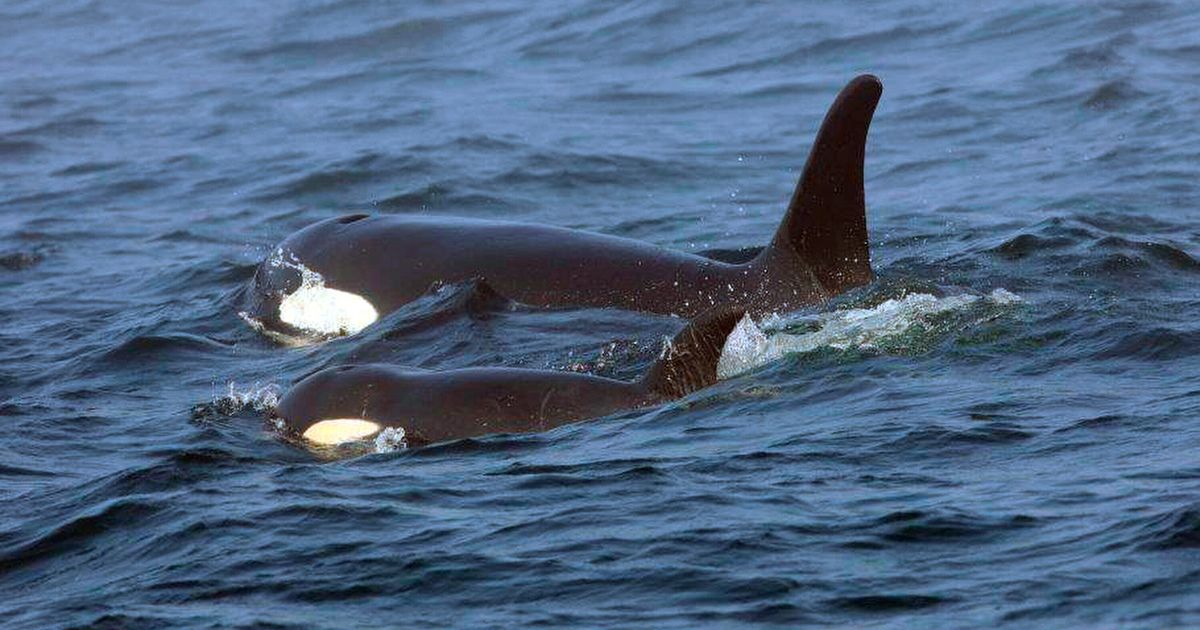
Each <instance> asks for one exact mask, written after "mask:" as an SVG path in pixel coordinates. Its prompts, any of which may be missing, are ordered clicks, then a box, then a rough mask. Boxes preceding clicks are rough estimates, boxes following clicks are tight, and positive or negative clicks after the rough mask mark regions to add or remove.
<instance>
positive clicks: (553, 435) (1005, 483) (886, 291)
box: [0, 0, 1200, 628]
mask: <svg viewBox="0 0 1200 630" xmlns="http://www.w3.org/2000/svg"><path fill="white" fill-rule="evenodd" d="M835 4H836V5H837V6H834V5H835ZM1014 4H1018V5H1020V6H1013V5H1014ZM860 72H874V73H876V74H878V75H879V76H880V77H881V78H882V79H883V81H884V84H885V92H884V98H883V101H882V103H881V105H880V108H879V110H878V112H877V114H876V118H875V124H874V126H873V128H872V131H871V139H870V143H869V146H868V155H867V199H868V206H869V218H868V220H869V226H870V230H871V237H872V241H873V245H872V249H873V258H874V263H875V266H876V269H877V270H878V272H879V274H880V276H881V280H880V281H879V282H878V283H877V284H876V285H875V286H873V287H870V288H869V289H867V290H866V291H864V292H862V293H861V294H859V295H857V296H851V297H849V298H847V300H846V301H845V302H844V303H842V304H840V305H839V307H847V308H849V307H862V308H871V307H873V306H874V305H876V304H879V303H880V302H882V301H883V300H886V299H888V298H898V297H903V296H904V295H907V294H911V293H913V292H926V293H931V294H935V295H942V294H955V293H963V292H967V293H971V294H978V295H982V294H986V293H987V292H990V291H992V290H993V289H996V288H1004V289H1006V290H1008V291H1011V292H1013V293H1015V294H1016V295H1018V296H1020V297H1021V298H1022V299H1023V302H1022V304H1021V305H1020V306H1019V307H1017V308H1014V309H1010V310H1006V311H1004V312H1003V313H999V314H994V316H989V317H975V318H965V319H964V318H957V319H954V318H952V319H953V321H951V322H949V323H945V322H943V323H942V324H941V325H931V326H925V327H919V330H915V331H908V332H906V333H905V334H904V335H901V336H900V337H898V338H897V339H898V340H899V341H898V342H897V341H896V340H895V339H894V340H893V342H892V343H889V344H883V345H879V346H861V345H857V346H856V345H853V344H852V345H850V346H849V347H843V348H841V349H836V348H829V347H827V348H823V349H820V350H817V351H814V352H808V353H802V354H792V355H790V356H788V357H787V358H785V359H783V360H781V361H777V362H774V363H771V364H770V365H767V366H765V367H763V368H761V369H759V370H757V371H755V372H752V373H750V374H747V375H743V376H739V377H736V378H733V379H730V380H727V381H724V382H722V383H720V384H718V385H717V386H715V387H713V388H710V389H708V390H705V391H702V392H700V393H698V394H697V395H694V396H692V397H690V398H688V399H686V400H684V401H681V402H678V403H675V404H671V405H668V406H666V407H662V408H656V409H650V410H644V411H638V412H631V413H627V414H624V415H619V416H616V417H610V418H604V419H600V420H597V421H594V422H590V423H583V424H579V425H575V426H571V427H565V428H563V429H560V430H557V431H553V432H549V433H545V434H538V435H526V436H508V437H505V436H500V437H491V438H486V439H479V440H469V441H465V442H459V443H453V444H447V445H441V446H435V447H431V448H426V449H419V450H408V451H400V452H394V453H386V454H370V453H368V454H364V455H359V456H351V457H346V456H345V454H341V455H340V456H338V457H335V458H331V456H330V454H328V453H315V452H312V451H309V450H306V449H304V448H301V447H298V446H296V445H294V444H289V443H287V442H284V441H282V440H280V439H279V438H278V437H277V436H276V435H275V433H274V432H273V431H272V430H271V429H270V425H269V424H268V423H266V422H265V421H264V420H265V412H264V408H265V407H266V406H267V405H268V404H269V403H270V398H271V395H270V393H271V391H282V390H284V389H286V387H287V386H288V385H290V383H292V382H293V380H294V379H295V378H297V377H298V376H300V375H302V374H304V373H307V372H308V371H310V370H313V369H316V368H319V367H323V366H328V365H336V364H341V363H346V362H350V361H365V360H380V361H391V362H396V363H402V364H405V365H413V366H420V367H425V368H431V369H444V368H454V367H461V366H471V365H507V366H524V367H552V368H562V369H584V370H590V371H595V372H598V373H602V374H608V375H614V376H619V377H632V376H633V375H636V374H638V373H639V372H640V371H641V370H642V369H643V368H644V367H645V366H646V365H647V364H648V363H649V361H650V360H652V358H653V357H654V355H655V352H656V350H657V347H658V343H659V339H660V338H661V337H662V336H663V335H669V334H671V333H673V332H674V331H675V330H677V329H678V327H679V326H680V322H679V321H678V320H673V319H671V318H666V317H655V316H647V315H639V314H632V313H622V312H614V311H604V310H582V311H571V310H566V311H536V310H531V309H516V310H503V309H501V310H496V309H491V308H488V307H487V305H480V304H478V303H476V301H475V300H472V299H471V295H469V292H468V293H463V292H462V291H458V292H455V291H449V292H445V293H443V294H439V295H431V296H429V297H428V298H426V299H423V300H421V301H420V302H418V303H416V304H413V305H411V306H410V307H408V308H406V309H403V310H401V311H400V312H398V313H395V314H393V315H392V316H390V317H388V318H385V319H383V320H381V321H380V322H378V323H376V324H375V325H374V326H373V327H371V328H370V329H368V330H367V331H365V332H364V333H362V334H361V335H359V336H357V337H354V338H349V339H342V340H337V341H334V342H331V343H328V344H325V345H321V346H309V347H302V348H287V347H282V346H279V345H276V344H275V343H273V342H271V341H270V340H267V339H265V338H263V337H262V336H260V335H259V334H257V333H256V332H254V331H253V330H252V329H251V328H250V327H248V326H247V325H246V324H245V323H244V322H243V321H242V320H241V319H240V318H239V317H238V314H237V312H238V309H239V304H240V303H241V297H242V296H241V291H242V289H243V287H244V286H245V283H246V282H247V281H248V280H249V278H250V277H251V275H252V274H253V271H254V267H255V265H256V264H257V263H258V262H259V261H260V260H261V259H262V258H263V257H264V256H266V254H267V253H268V251H269V249H270V248H271V246H273V245H274V244H275V243H276V242H277V241H279V240H280V239H282V238H283V237H284V236H286V235H287V234H288V233H290V232H291V231H293V230H295V229H298V228H300V227H302V226H304V225H306V224H308V223H310V222H313V221H316V220H318V219H322V218H326V217H329V216H333V215H335V214H337V213H343V212H348V211H368V212H372V213H431V214H432V213H449V214H458V215H465V216H473V217H489V218H492V217H495V218H508V219H520V220H528V221H534V222H541V223H551V224H556V225H563V226H569V227H576V228H585V229H590V230H598V231H601V232H606V233H610V234H617V235H622V236H628V237H633V238H638V239H643V240H646V241H650V242H654V243H658V244H661V245H665V246H670V247H674V248H678V249H683V250H688V251H697V252H698V251H701V250H705V249H735V248H740V247H746V246H753V245H761V244H763V243H764V242H765V241H766V240H767V239H768V238H769V235H770V234H771V233H772V232H773V230H774V228H775V225H776V223H777V222H778V220H779V218H780V217H781V216H782V212H783V208H784V205H785V203H786V200H787V198H788V196H789V195H790V192H791V187H792V185H793V183H794V180H795V176H796V173H797V170H798V168H799V167H800V166H801V165H802V164H803V160H804V158H805V155H806V153H807V150H808V146H809V143H810V142H811V140H812V136H813V133H814V131H815V129H816V127H817V125H818V123H819V122H820V119H821V116H822V115H823V113H824V110H825V107H826V106H827V105H828V104H829V102H830V101H831V99H832V98H833V95H834V94H835V93H836V91H837V89H838V88H840V87H841V85H842V84H843V83H844V82H845V81H846V80H848V79H849V78H851V77H852V76H854V75H855V74H857V73H860ZM1198 164H1200V9H1198V8H1197V7H1196V5H1195V4H1194V3H1191V2H1188V1H1187V0H1176V1H1173V2H1091V1H1085V0H1071V1H1066V2H1062V1H1058V2H1027V3H993V4H992V6H990V7H978V6H975V3H951V2H943V3H936V2H923V1H915V0H884V1H881V2H869V3H868V2H849V3H815V2H814V3H804V4H803V5H801V4H800V3H792V2H771V3H759V4H756V5H754V6H748V7H743V6H737V5H736V3H726V2H683V1H682V0H646V1H641V2H601V1H597V0H589V1H587V2H536V3H520V2H488V3H465V2H464V3H454V4H452V5H449V4H442V3H434V2H414V3H403V4H401V3H373V2H367V1H365V0H328V1H320V2H318V1H312V2H307V1H299V0H297V1H292V2H275V3H265V2H245V1H242V2H238V1H229V2H221V3H203V4H200V3H195V4H193V3H160V2H121V3H113V2H99V1H90V2H84V1H78V0H67V1H64V2H44V1H43V2H24V1H16V2H7V3H5V4H4V5H3V6H2V7H0V322H2V323H3V325H0V506H2V507H0V619H2V620H3V621H2V622H0V625H4V626H6V627H13V628H45V627H64V626H98V627H112V628H125V627H130V628H143V627H146V628H153V627H170V628H176V627H258V628H267V627H270V628H307V627H331V628H332V627H338V628H342V627H360V628H375V627H392V626H407V625H412V626H426V627H447V626H463V627H528V626H535V625H539V626H553V627H580V628H591V627H599V626H613V627H628V628H645V627H671V628H693V627H698V626H714V627H723V626H740V625H749V624H756V623H764V624H779V625H784V626H797V625H803V624H810V623H811V624H833V625H839V626H855V627H909V626H928V627H950V626H953V627H994V626H997V625H1009V626H1012V627H1043V628H1045V627H1083V626H1104V627H1116V626H1129V627H1164V626H1191V625H1200V595H1198V593H1200V463H1198V458H1200V358H1198V353H1200V325H1198V324H1197V323H1196V322H1197V319H1200V291H1198V289H1200V260H1198V257H1200V184H1198V182H1200V178H1198V177H1197V175H1198V173H1200V169H1198V167H1197V165H1198ZM463 247H470V244H469V243H463ZM399 264H402V262H401V263H399ZM801 315H805V314H801ZM808 315H815V313H809V314H808Z"/></svg>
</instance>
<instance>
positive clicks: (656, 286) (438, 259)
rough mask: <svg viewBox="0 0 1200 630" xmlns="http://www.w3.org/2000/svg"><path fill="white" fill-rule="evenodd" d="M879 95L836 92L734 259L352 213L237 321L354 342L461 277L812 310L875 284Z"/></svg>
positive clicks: (525, 228) (682, 306) (536, 287)
mask: <svg viewBox="0 0 1200 630" xmlns="http://www.w3.org/2000/svg"><path fill="white" fill-rule="evenodd" d="M882 91H883V86H882V84H881V83H880V82H879V79H877V78H875V77H874V76H871V75H863V76H859V77H857V78H855V79H854V80H852V81H850V83H848V84H847V85H846V87H844V88H843V89H842V91H841V93H839V94H838V96H837V99H836V100H834V102H833V105H832V106H830V108H829V112H828V113H827V114H826V115H825V120H824V122H822V124H821V129H820V131H819V132H818V133H817V137H816V141H815V142H814V143H813V146H812V150H811V151H810V153H809V156H808V161H807V162H806V163H805V166H804V170H803V171H802V173H801V175H800V180H799V182H798V183H797V185H796V189H795V192H794V193H793V195H792V199H791V203H790V204H789V205H788V209H787V214H786V215H785V216H784V218H783V222H782V224H781V225H780V226H779V228H778V231H777V232H776V233H775V237H774V239H773V240H772V241H771V242H770V244H769V245H768V246H767V247H766V248H764V249H763V250H762V252H761V253H760V254H759V255H758V256H756V257H755V258H754V259H753V260H751V261H749V262H746V263H744V264H730V263H725V262H720V261H717V260H713V259H710V258H705V257H702V256H696V255H692V254H686V253H682V252H676V251H671V250H668V249H665V248H662V247H657V246H654V245H651V244H648V243H643V242H640V241H635V240H631V239H626V238H618V237H614V236H607V235H603V234H595V233H590V232H584V231H579V230H570V229H565V228H559V227H551V226H546V225H532V224H526V223H512V222H504V221H489V220H480V219H464V218H445V217H429V216H416V217H414V216H395V215H392V216H378V217H370V216H367V215H365V214H354V215H349V216H344V217H340V218H334V219H329V220H325V221H321V222H319V223H316V224H314V225H310V226H308V227H306V228H304V229H302V230H300V231H299V232H296V233H295V234H292V235H291V236H289V237H288V238H287V239H286V240H284V241H283V242H282V243H281V244H280V245H279V247H278V248H277V249H276V250H275V253H274V254H273V255H272V256H271V257H269V258H268V259H267V260H266V261H264V262H263V263H262V264H261V265H259V268H258V270H257V272H256V274H255V276H254V279H253V280H252V285H251V287H250V292H249V296H250V300H249V302H250V304H249V309H248V312H247V313H246V315H247V316H248V317H250V318H252V319H253V320H255V321H257V322H258V323H259V324H261V325H262V326H263V327H264V328H265V329H266V330H267V331H269V332H275V333H280V334H283V335H288V336H300V337H306V336H330V335H339V334H353V333H356V332H358V331H359V330H361V329H362V328H364V327H366V326H367V325H370V324H371V323H372V322H374V321H375V320H376V319H377V318H378V317H380V316H381V315H383V314H386V313H388V312H391V311H394V310H396V309H397V308H399V307H400V306H402V305H404V304H406V303H408V302H410V301H412V300H414V299H416V298H417V297H419V296H420V295H422V294H423V293H425V292H426V291H427V290H428V289H429V288H430V287H431V286H434V285H437V284H439V283H456V282H462V281H467V280H472V279H475V280H480V281H483V282H485V283H486V284H487V285H489V286H490V287H491V288H492V289H493V290H494V291H495V292H497V293H499V294H500V295H503V296H504V297H506V298H508V299H510V300H513V301H516V302H520V303H524V304H527V305H531V306H559V307H570V306H573V307H613V308H622V309H628V310H634V311H644V312H652V313H661V314H667V315H675V316H680V317H694V316H696V315H698V314H699V313H701V312H703V311H705V310H707V309H709V308H712V307H715V306H720V305H730V304H743V305H746V306H748V307H749V309H750V311H751V312H752V313H754V314H756V315H757V314H763V313H769V312H776V311H782V310H788V309H795V308H798V307H802V306H808V305H813V304H821V303H823V302H825V301H826V300H828V299H829V298H831V297H833V296H834V295H837V294H839V293H841V292H843V291H846V290H848V289H851V288H853V287H856V286H860V285H863V284H866V283H868V282H870V281H871V278H872V272H871V264H870V252H869V249H868V241H867V223H866V208H865V201H864V193H863V158H864V155H865V151H866V140H867V130H868V128H869V127H870V124H871V118H872V116H873V115H874V112H875V106H876V104H878V102H879V97H880V95H881V94H882Z"/></svg>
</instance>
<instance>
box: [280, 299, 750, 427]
mask: <svg viewBox="0 0 1200 630" xmlns="http://www.w3.org/2000/svg"><path fill="white" fill-rule="evenodd" d="M744 314H745V309H744V308H741V307H719V308H716V309H712V310H710V311H709V312H707V313H705V314H703V315H701V316H700V317H698V318H697V319H695V320H694V321H692V322H691V323H690V324H688V326H687V327H685V328H684V329H683V330H682V331H681V332H680V333H679V334H678V335H676V336H675V338H674V339H673V340H672V341H671V342H670V343H668V344H667V345H666V347H665V348H664V349H663V354H662V356H661V357H659V359H658V361H656V362H655V363H654V365H652V366H651V367H650V369H649V371H647V372H646V374H645V376H643V377H642V378H641V379H640V380H638V381H635V382H632V383H629V382H625V381H618V380H613V379H610V378H603V377H599V376H592V375H589V374H579V373H577V372H556V371H552V370H531V369H518V368H469V369H460V370H449V371H444V372H430V371H423V370H421V371H418V370H411V369H404V368H400V367H397V366H393V365H381V364H374V365H347V366H341V367H334V368H328V369H325V370H321V371H320V372H317V373H315V374H313V375H311V376H309V377H307V378H305V379H303V380H301V381H300V382H299V383H297V384H296V385H295V386H294V387H292V389H291V390H289V391H288V392H287V394H285V395H284V397H283V399H282V400H281V401H280V402H279V405H278V406H277V407H276V408H275V410H274V412H273V415H274V416H275V418H277V419H278V420H280V421H281V426H282V427H283V428H284V429H285V431H286V432H287V433H288V434H290V435H293V436H301V437H303V438H304V439H306V440H308V441H309V442H312V443H315V444H320V445H327V446H328V445H336V444H341V443H345V442H350V441H354V440H360V439H366V438H371V437H372V436H376V437H378V434H380V433H381V432H383V431H389V432H391V434H392V438H393V439H395V438H397V437H398V438H400V439H402V440H403V441H404V443H405V444H407V445H408V446H423V445H426V444H431V443H435V442H445V441H448V440H456V439H462V438H468V437H473V436H478V435H486V434H489V433H527V432H532V431H545V430H548V429H552V428H554V427H557V426H561V425H564V424H568V423H571V422H578V421H580V420H586V419H589V418H596V417H599V416H603V415H607V414H610V413H614V412H617V411H621V410H625V409H635V408H638V407H645V406H649V405H656V404H661V403H664V402H666V401H669V400H673V399H676V398H681V397H683V396H686V395H687V394H690V393H692V392H694V391H696V390H698V389H700V388H703V387H707V386H709V385H712V384H713V383H715V382H716V381H717V362H718V360H719V359H720V358H721V351H722V349H723V347H724V345H725V339H726V337H728V336H729V333H730V332H731V331H732V330H733V328H734V326H736V325H737V323H738V321H739V320H740V319H741V318H742V317H743V315H744ZM396 434H399V435H398V436H397V435H396Z"/></svg>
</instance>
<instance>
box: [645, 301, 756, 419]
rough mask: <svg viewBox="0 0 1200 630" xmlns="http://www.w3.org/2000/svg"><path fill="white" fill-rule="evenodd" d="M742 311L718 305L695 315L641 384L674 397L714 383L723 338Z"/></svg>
mask: <svg viewBox="0 0 1200 630" xmlns="http://www.w3.org/2000/svg"><path fill="white" fill-rule="evenodd" d="M745 314H746V309H745V308H744V307H740V306H722V307H717V308H713V309H710V310H708V311H705V312H704V313H701V314H700V315H698V316H697V317H696V318H695V319H693V320H692V321H691V322H689V323H688V325H687V326H685V327H684V329H683V330H681V331H679V334H677V335H675V338H674V339H672V340H671V342H670V344H668V345H667V347H666V349H664V351H663V355H662V356H661V357H659V359H658V361H657V362H656V363H655V364H654V365H653V366H652V367H651V368H650V371H649V372H647V373H646V376H645V377H644V378H643V379H642V385H643V386H645V387H646V388H647V389H649V390H651V391H653V392H654V393H656V394H659V395H660V396H663V397H665V398H669V399H674V398H682V397H683V396H686V395H688V394H690V393H692V392H694V391H696V390H698V389H701V388H704V387H708V386H709V385H712V384H714V383H716V382H717V362H718V361H719V360H720V359H721V350H722V349H723V348H724V347H725V338H726V337H728V336H729V333H731V332H733V329H734V327H735V326H737V323H738V322H739V321H741V319H742V317H743V316H744V315H745Z"/></svg>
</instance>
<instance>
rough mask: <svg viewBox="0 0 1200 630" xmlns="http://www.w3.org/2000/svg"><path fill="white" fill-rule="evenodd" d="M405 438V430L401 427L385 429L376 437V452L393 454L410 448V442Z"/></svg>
mask: <svg viewBox="0 0 1200 630" xmlns="http://www.w3.org/2000/svg"><path fill="white" fill-rule="evenodd" d="M404 437H405V435H404V429H402V428H400V427H384V429H383V430H382V431H380V432H379V435H376V436H375V452H376V453H393V452H395V451H402V450H404V449H406V448H408V442H407V441H406V440H405V439H404Z"/></svg>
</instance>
